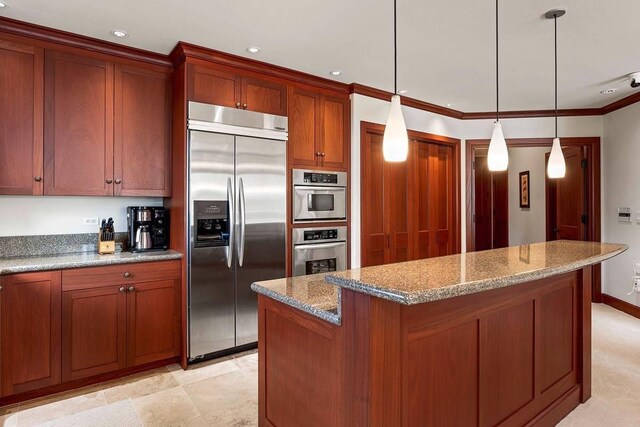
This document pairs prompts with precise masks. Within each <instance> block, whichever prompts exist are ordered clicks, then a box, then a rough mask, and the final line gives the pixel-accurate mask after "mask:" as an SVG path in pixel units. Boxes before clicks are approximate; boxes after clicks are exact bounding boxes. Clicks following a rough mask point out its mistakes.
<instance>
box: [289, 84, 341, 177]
mask: <svg viewBox="0 0 640 427" xmlns="http://www.w3.org/2000/svg"><path fill="white" fill-rule="evenodd" d="M349 117H350V111H349V99H348V98H341V97H337V96H329V95H324V94H321V93H319V92H314V91H309V90H304V89H299V88H296V87H292V88H290V89H289V158H290V162H291V163H292V165H293V166H294V167H311V168H314V167H315V168H325V169H335V170H347V169H348V166H349V165H348V163H349V156H348V153H349V146H348V144H349V139H350V135H349Z"/></svg>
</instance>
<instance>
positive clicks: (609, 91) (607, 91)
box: [600, 89, 618, 95]
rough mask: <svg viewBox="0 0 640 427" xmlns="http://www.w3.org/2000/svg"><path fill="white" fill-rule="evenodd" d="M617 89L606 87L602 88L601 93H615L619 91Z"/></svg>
mask: <svg viewBox="0 0 640 427" xmlns="http://www.w3.org/2000/svg"><path fill="white" fill-rule="evenodd" d="M617 91H618V89H605V90H601V91H600V93H602V94H605V95H607V94H609V93H614V92H617Z"/></svg>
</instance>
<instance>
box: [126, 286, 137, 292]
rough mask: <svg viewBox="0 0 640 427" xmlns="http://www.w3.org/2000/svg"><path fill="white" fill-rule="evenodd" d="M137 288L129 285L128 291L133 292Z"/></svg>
mask: <svg viewBox="0 0 640 427" xmlns="http://www.w3.org/2000/svg"><path fill="white" fill-rule="evenodd" d="M135 290H136V288H134V287H133V286H129V289H127V291H129V292H133V291H135Z"/></svg>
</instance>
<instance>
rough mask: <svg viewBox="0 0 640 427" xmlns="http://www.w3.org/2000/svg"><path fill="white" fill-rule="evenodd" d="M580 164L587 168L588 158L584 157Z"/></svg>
mask: <svg viewBox="0 0 640 427" xmlns="http://www.w3.org/2000/svg"><path fill="white" fill-rule="evenodd" d="M580 166H582V169H586V168H587V159H582V161H581V162H580Z"/></svg>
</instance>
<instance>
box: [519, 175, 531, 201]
mask: <svg viewBox="0 0 640 427" xmlns="http://www.w3.org/2000/svg"><path fill="white" fill-rule="evenodd" d="M530 196H531V180H530V179H529V171H524V172H520V208H522V209H529V208H530V207H531V200H530Z"/></svg>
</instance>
